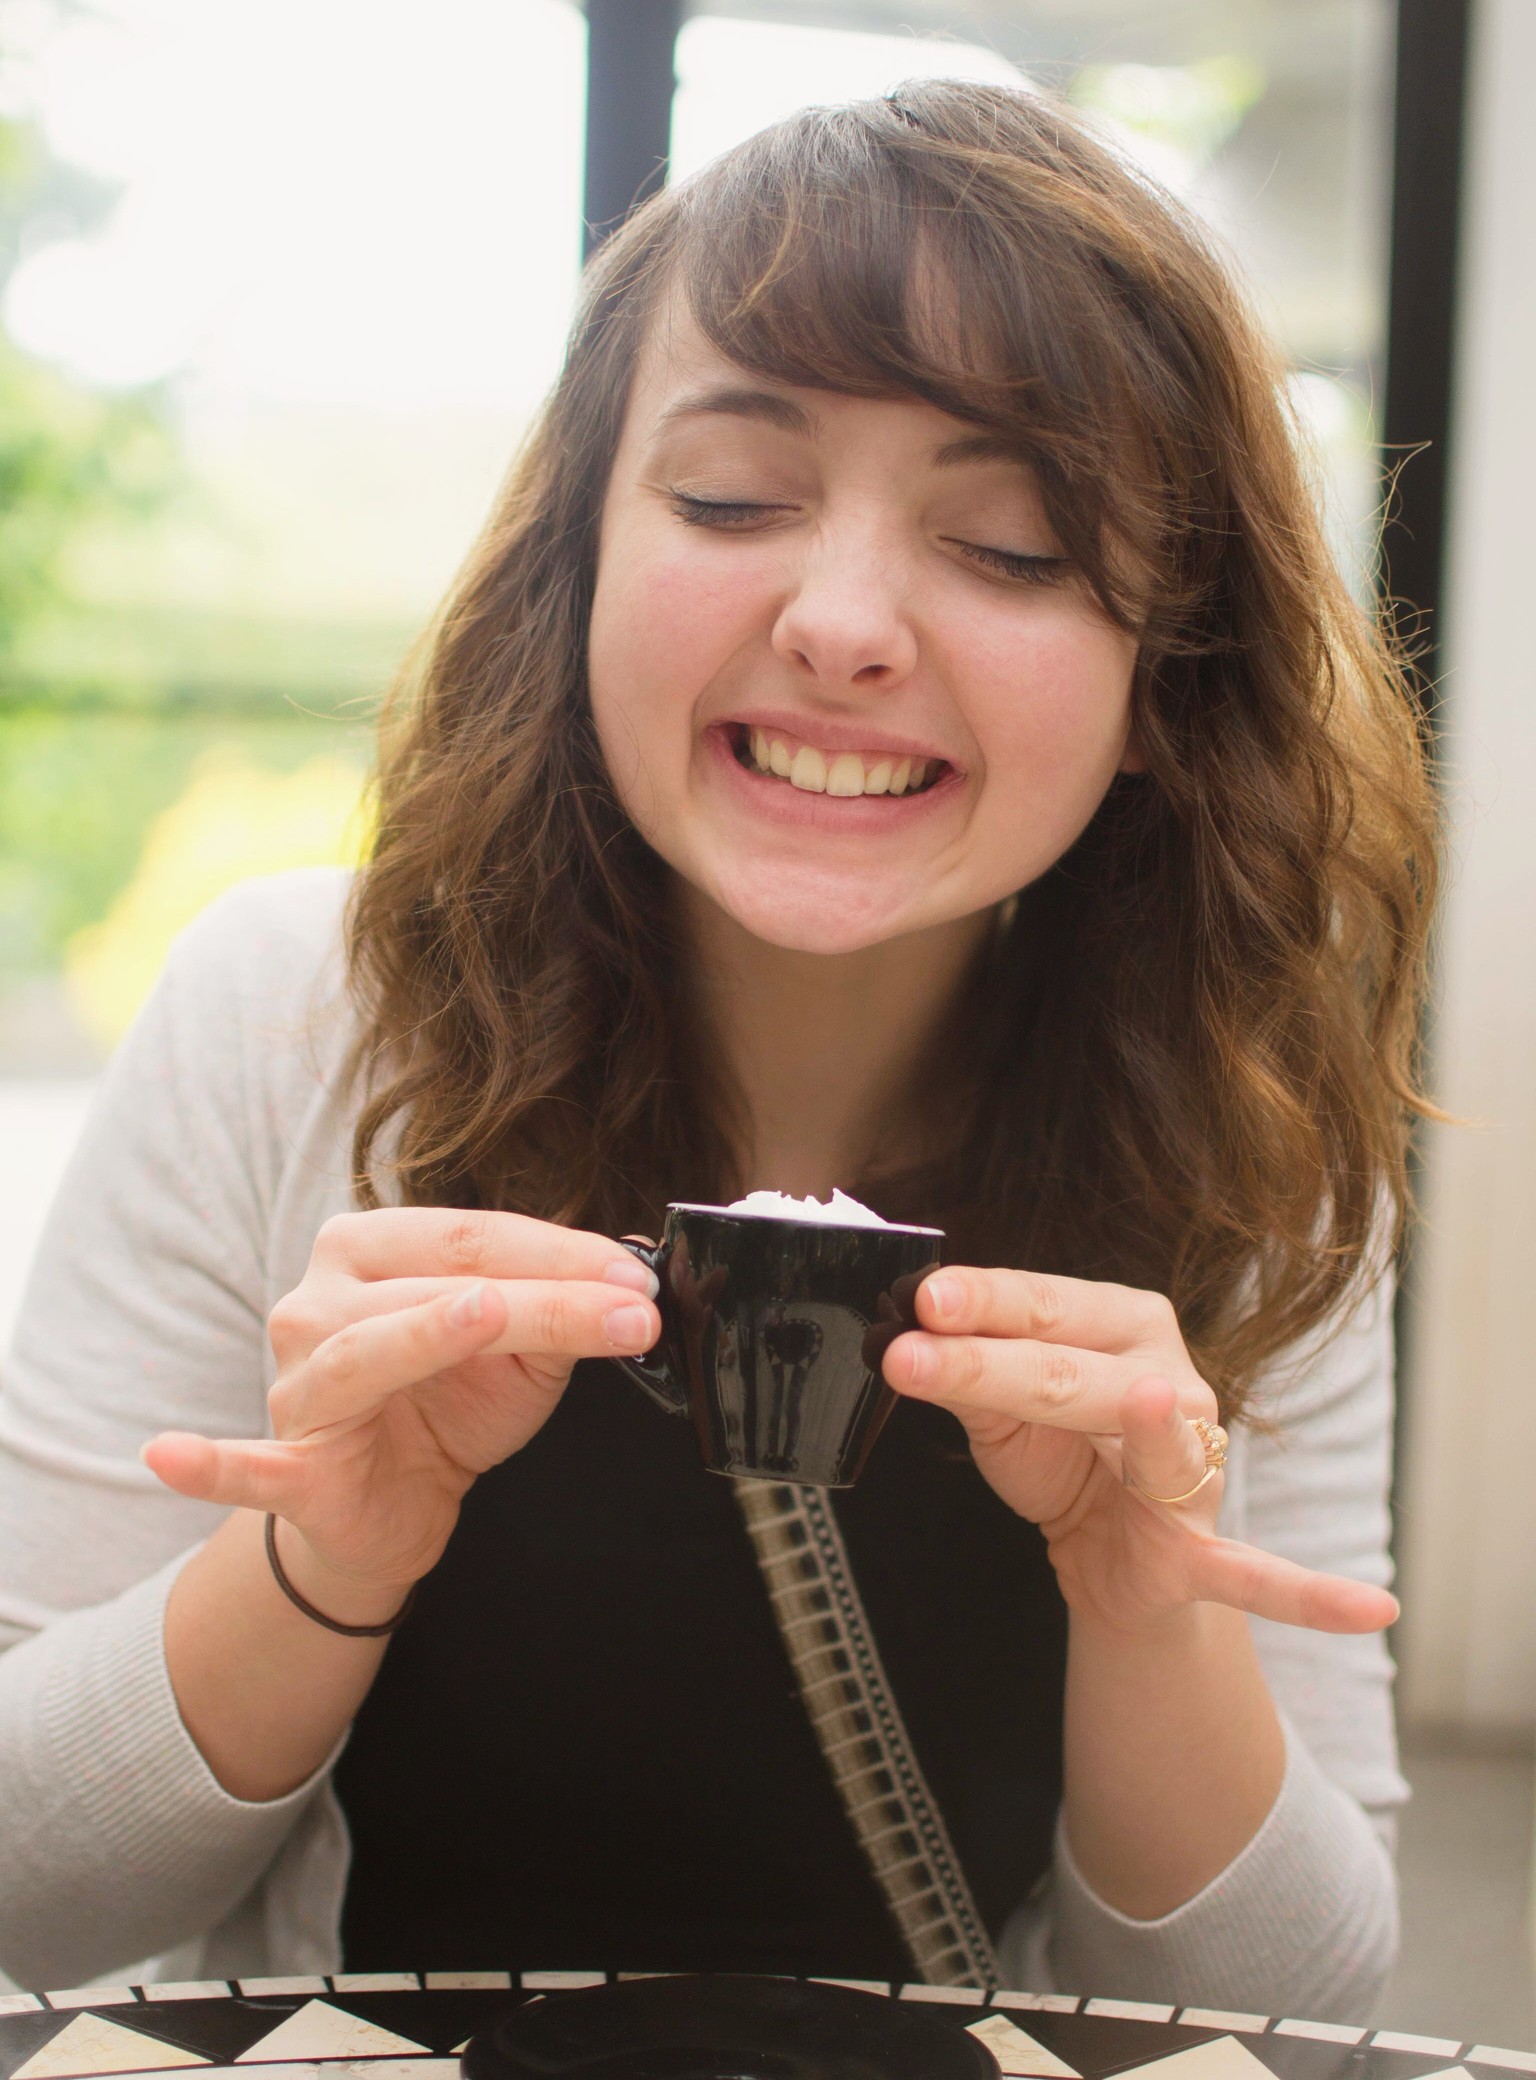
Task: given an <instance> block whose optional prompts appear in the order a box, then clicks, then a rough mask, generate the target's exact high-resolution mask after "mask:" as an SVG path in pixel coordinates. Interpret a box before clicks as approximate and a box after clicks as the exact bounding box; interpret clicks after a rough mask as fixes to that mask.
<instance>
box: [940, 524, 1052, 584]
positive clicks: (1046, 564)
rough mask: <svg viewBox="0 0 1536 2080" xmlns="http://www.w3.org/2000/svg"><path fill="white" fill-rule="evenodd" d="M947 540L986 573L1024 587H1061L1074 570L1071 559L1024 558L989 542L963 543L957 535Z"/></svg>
mask: <svg viewBox="0 0 1536 2080" xmlns="http://www.w3.org/2000/svg"><path fill="white" fill-rule="evenodd" d="M944 539H945V541H947V542H948V543H949V545H950V547H951V548H953V549H959V550H960V551H961V552H962V553H963V554H964V555H966V556H969V557H970V558H971V559H972V561H973V562H975V563H979V564H981V565H982V566H983V568H984V569H986V570H989V571H995V572H996V573H997V575H998V576H999V577H1000V578H1012V579H1014V580H1015V581H1016V582H1017V583H1019V584H1023V585H1059V584H1060V583H1061V581H1062V579H1063V578H1064V577H1065V576H1066V574H1067V572H1068V571H1069V570H1070V569H1071V568H1072V559H1071V557H1070V556H1023V555H1020V554H1019V553H1018V552H1017V551H1016V550H1013V549H992V548H989V547H988V546H987V544H986V543H985V542H963V541H961V540H960V539H959V537H958V536H957V535H946V536H945V537H944Z"/></svg>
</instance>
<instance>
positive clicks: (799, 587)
mask: <svg viewBox="0 0 1536 2080" xmlns="http://www.w3.org/2000/svg"><path fill="white" fill-rule="evenodd" d="M772 642H773V649H774V652H775V654H776V655H777V656H779V657H782V658H783V659H784V660H785V661H786V662H787V663H788V664H790V665H792V666H793V667H794V668H795V670H796V672H797V673H799V674H800V675H801V676H802V677H804V678H806V679H808V680H813V681H815V682H816V683H817V684H818V685H819V686H820V687H821V689H822V690H824V691H826V692H828V693H839V692H843V691H855V692H880V691H883V690H885V689H886V688H889V687H894V686H898V685H900V683H901V682H902V680H904V679H905V678H906V677H907V676H908V674H909V673H910V672H911V671H912V668H913V666H914V665H915V664H916V663H917V637H916V634H915V632H914V630H913V627H912V623H911V621H910V619H909V617H908V614H907V612H906V610H905V607H904V604H903V600H902V597H901V589H900V559H899V557H898V556H897V555H895V554H894V553H892V551H891V549H890V546H889V545H884V546H882V544H881V542H880V541H879V539H878V538H877V535H876V533H875V531H873V530H871V531H869V532H867V533H866V532H863V531H860V532H859V533H858V534H855V533H853V532H852V531H851V530H850V531H848V532H845V533H839V534H837V535H835V536H834V535H832V534H830V533H825V532H824V533H823V534H822V535H821V536H820V537H819V538H818V540H817V541H816V543H815V544H814V546H813V547H811V548H810V549H809V550H808V552H807V555H806V558H805V561H804V563H803V564H802V565H801V567H800V569H799V571H798V572H797V574H796V582H795V585H794V588H793V590H792V591H791V593H790V595H789V597H788V598H787V599H786V600H785V602H784V604H783V606H782V607H781V608H780V610H779V613H778V616H777V618H776V620H775V622H774V626H773V636H772Z"/></svg>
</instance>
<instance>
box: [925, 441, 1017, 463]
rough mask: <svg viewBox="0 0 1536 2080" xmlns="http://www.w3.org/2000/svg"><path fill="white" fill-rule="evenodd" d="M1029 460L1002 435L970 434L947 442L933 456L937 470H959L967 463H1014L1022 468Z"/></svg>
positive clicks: (1012, 442) (1014, 443)
mask: <svg viewBox="0 0 1536 2080" xmlns="http://www.w3.org/2000/svg"><path fill="white" fill-rule="evenodd" d="M1028 459H1029V458H1028V457H1027V456H1026V455H1025V453H1024V451H1023V449H1022V448H1021V447H1019V446H1018V444H1017V443H1016V442H1014V441H1009V440H1005V439H1004V438H1003V436H1002V435H1001V434H1000V433H969V434H966V435H965V436H964V437H963V439H961V440H958V441H946V442H945V443H944V445H943V447H942V448H936V449H935V450H934V454H933V464H934V467H935V469H959V468H961V467H962V466H963V465H964V464H965V463H967V462H1012V463H1015V464H1017V465H1019V466H1022V465H1024V464H1025V463H1026V462H1027V461H1028Z"/></svg>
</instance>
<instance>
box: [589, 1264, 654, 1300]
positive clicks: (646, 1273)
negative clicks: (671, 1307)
mask: <svg viewBox="0 0 1536 2080" xmlns="http://www.w3.org/2000/svg"><path fill="white" fill-rule="evenodd" d="M603 1284H604V1285H605V1286H628V1287H629V1289H630V1291H631V1292H634V1293H644V1295H645V1297H646V1299H647V1300H654V1299H655V1298H656V1295H657V1294H658V1293H659V1292H660V1291H661V1281H660V1279H659V1278H658V1277H657V1276H656V1274H655V1272H654V1271H653V1270H652V1269H651V1267H650V1265H649V1264H642V1263H641V1261H640V1259H639V1258H638V1257H615V1258H614V1260H613V1262H612V1263H611V1264H610V1265H609V1266H608V1269H607V1270H606V1271H605V1272H604V1273H603Z"/></svg>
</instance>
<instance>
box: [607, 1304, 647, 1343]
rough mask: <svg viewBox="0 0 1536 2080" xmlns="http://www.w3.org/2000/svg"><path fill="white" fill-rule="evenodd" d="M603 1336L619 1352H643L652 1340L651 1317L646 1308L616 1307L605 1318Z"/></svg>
mask: <svg viewBox="0 0 1536 2080" xmlns="http://www.w3.org/2000/svg"><path fill="white" fill-rule="evenodd" d="M603 1334H604V1335H605V1336H606V1337H607V1339H608V1341H609V1342H610V1343H611V1344H613V1345H614V1346H615V1347H616V1348H617V1349H619V1350H625V1351H643V1350H644V1349H645V1347H646V1345H647V1344H648V1343H649V1342H650V1340H651V1316H650V1312H649V1310H648V1309H647V1308H644V1307H615V1308H611V1309H610V1310H609V1312H608V1313H607V1314H605V1315H604V1316H603Z"/></svg>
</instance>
